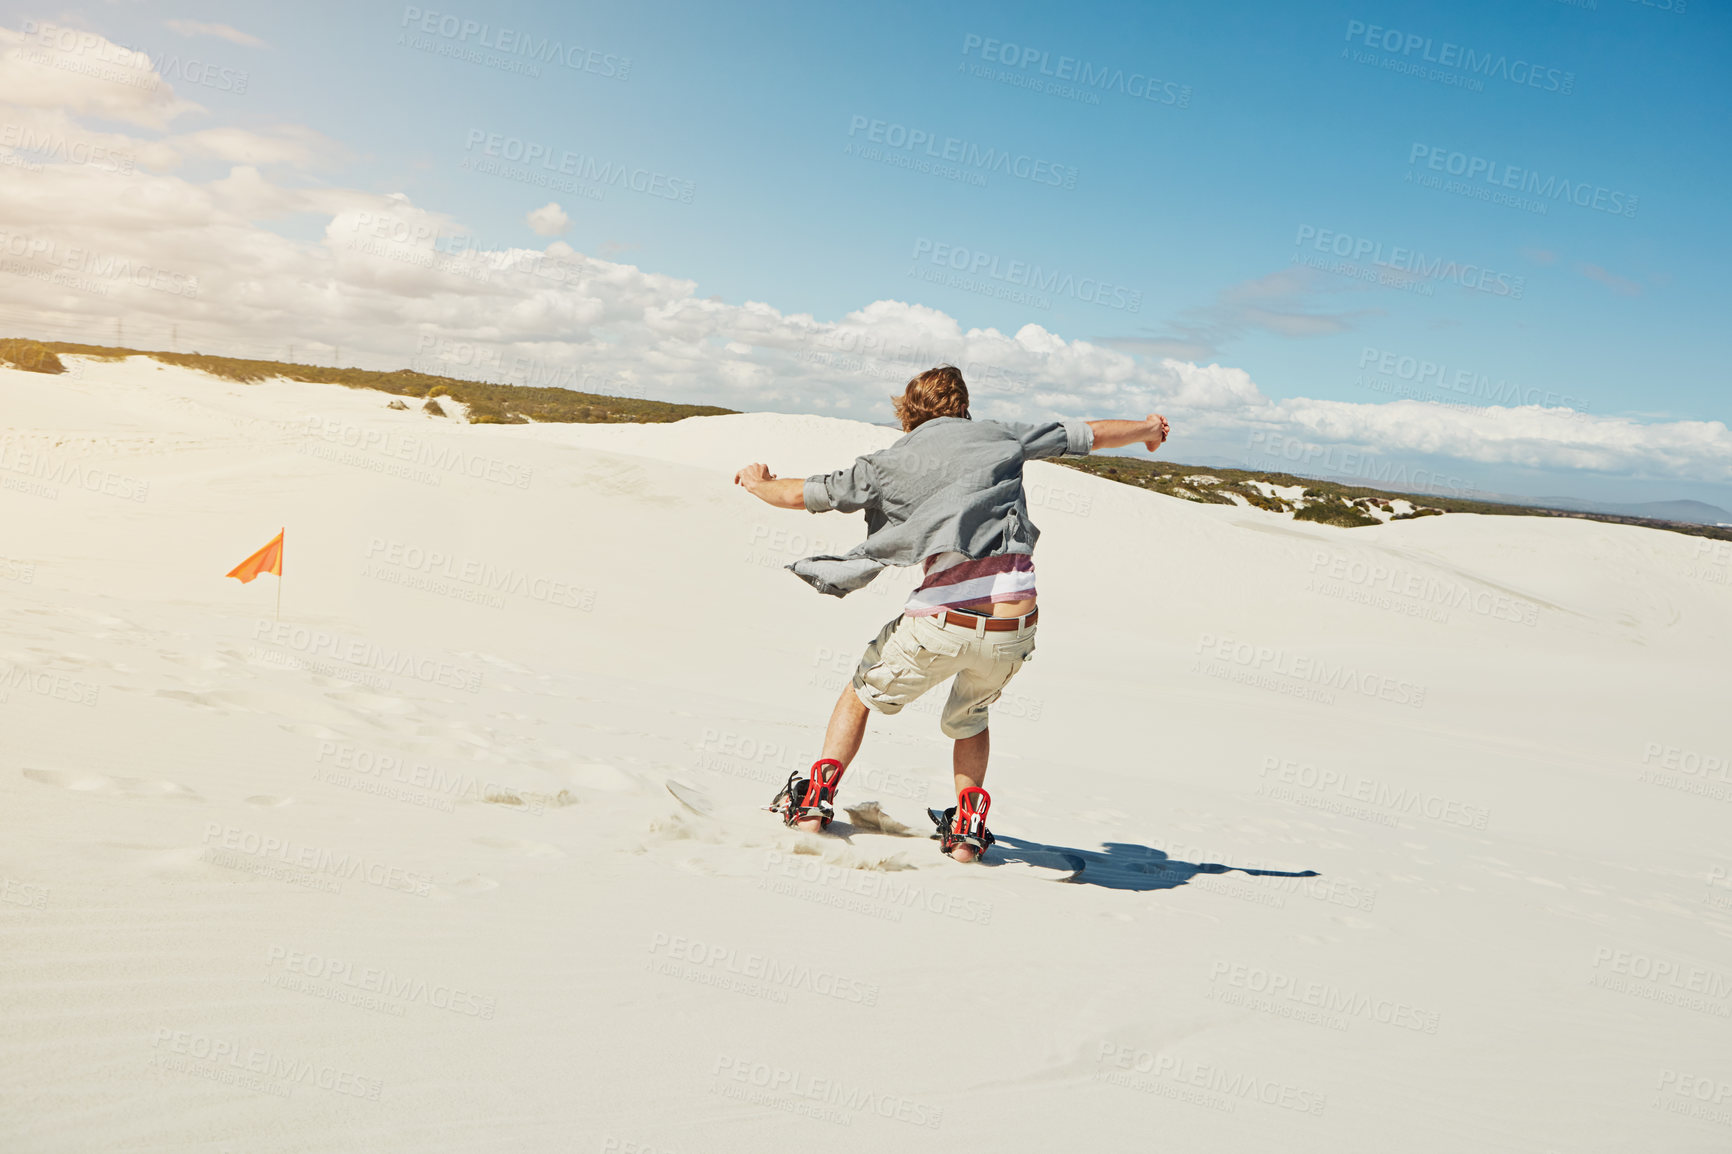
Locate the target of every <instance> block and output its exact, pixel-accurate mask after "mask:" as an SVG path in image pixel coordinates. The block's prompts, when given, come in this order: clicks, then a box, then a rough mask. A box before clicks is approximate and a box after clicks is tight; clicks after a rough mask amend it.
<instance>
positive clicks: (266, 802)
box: [241, 793, 295, 809]
mask: <svg viewBox="0 0 1732 1154" xmlns="http://www.w3.org/2000/svg"><path fill="white" fill-rule="evenodd" d="M241 800H242V801H245V802H246V803H247V804H248V805H255V806H258V807H259V808H260V809H279V808H281V807H282V806H285V805H292V804H293V803H294V800H295V799H294V798H292V797H276V796H274V795H272V794H268V793H255V794H253V795H252V796H251V797H247V798H242V799H241Z"/></svg>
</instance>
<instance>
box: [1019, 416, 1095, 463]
mask: <svg viewBox="0 0 1732 1154" xmlns="http://www.w3.org/2000/svg"><path fill="white" fill-rule="evenodd" d="M1010 428H1011V429H1012V430H1013V431H1014V432H1015V433H1016V437H1017V440H1019V441H1021V442H1022V455H1023V456H1024V457H1027V458H1029V459H1031V460H1038V459H1039V458H1041V457H1086V456H1088V454H1089V452H1090V451H1091V450H1093V449H1094V447H1095V431H1094V429H1093V428H1091V427H1090V425H1089V423H1088V422H1087V421H1080V420H1073V421H1048V422H1047V423H1046V424H1044V425H1011V426H1010Z"/></svg>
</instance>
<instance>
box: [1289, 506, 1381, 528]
mask: <svg viewBox="0 0 1732 1154" xmlns="http://www.w3.org/2000/svg"><path fill="white" fill-rule="evenodd" d="M1293 519H1294V520H1295V521H1316V522H1318V523H1319V524H1322V525H1339V526H1340V527H1342V528H1343V529H1356V528H1358V527H1359V526H1361V525H1377V524H1381V522H1379V521H1378V519H1377V518H1376V517H1373V516H1371V515H1369V514H1367V513H1361V512H1360V511H1359V510H1358V509H1355V508H1354V507H1353V506H1352V505H1349V504H1348V503H1347V502H1345V501H1341V500H1334V501H1319V502H1317V503H1316V504H1315V505H1307V506H1305V507H1304V508H1303V509H1301V510H1299V511H1298V512H1297V513H1295V514H1293Z"/></svg>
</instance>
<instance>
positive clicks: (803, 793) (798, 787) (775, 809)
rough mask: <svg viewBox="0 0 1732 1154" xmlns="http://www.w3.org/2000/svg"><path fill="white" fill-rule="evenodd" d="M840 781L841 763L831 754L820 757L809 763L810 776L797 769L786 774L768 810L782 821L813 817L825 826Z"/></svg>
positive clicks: (832, 808) (784, 822)
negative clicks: (782, 784)
mask: <svg viewBox="0 0 1732 1154" xmlns="http://www.w3.org/2000/svg"><path fill="white" fill-rule="evenodd" d="M841 784H842V763H841V762H839V761H837V760H836V759H835V758H832V757H824V758H820V759H818V760H817V761H815V762H813V763H812V770H811V774H810V776H807V777H801V776H800V773H799V771H798V770H796V771H795V772H793V773H790V774H789V775H788V784H787V785H784V786H783V787H782V790H781V792H780V793H778V794H777V795H776V799H775V800H774V801H772V802H771V803H770V805H769V810H770V812H771V813H779V814H781V815H782V822H783V824H785V825H789V826H792V825H794V824H795V823H797V822H802V821H809V820H811V819H812V818H817V819H818V821H819V823H820V825H819V828H820V829H829V828H830V820H831V819H832V818H834V817H835V816H836V810H835V806H834V805H833V804H832V803H834V802H835V800H836V790H837V788H838V787H839V786H840V785H841Z"/></svg>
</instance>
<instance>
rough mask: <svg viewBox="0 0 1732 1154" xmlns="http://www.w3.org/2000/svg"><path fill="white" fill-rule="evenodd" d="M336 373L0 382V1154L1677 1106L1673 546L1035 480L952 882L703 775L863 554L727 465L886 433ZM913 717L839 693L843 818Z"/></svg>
mask: <svg viewBox="0 0 1732 1154" xmlns="http://www.w3.org/2000/svg"><path fill="white" fill-rule="evenodd" d="M388 399H389V398H386V397H384V396H382V395H379V394H374V393H368V392H354V391H348V390H343V389H338V388H330V387H323V386H316V385H306V384H292V383H285V382H267V383H263V384H257V385H248V386H243V385H235V384H230V383H227V382H223V381H218V380H214V379H211V378H208V377H205V376H202V375H199V374H196V373H190V372H186V371H183V370H179V369H175V368H168V367H163V366H159V365H156V364H155V363H154V362H150V361H146V360H141V359H133V360H130V361H126V362H123V363H116V364H103V363H96V362H81V363H79V364H78V371H77V372H76V373H74V374H70V375H68V376H66V377H60V378H53V377H43V376H35V375H31V374H25V373H20V372H15V371H10V370H7V371H3V372H0V405H3V406H4V412H5V413H6V415H7V420H6V429H5V433H4V441H3V442H0V514H3V521H0V524H3V525H4V535H3V539H0V734H3V737H0V813H3V814H4V815H5V817H4V827H5V831H6V836H5V837H4V838H3V839H0V879H3V886H4V888H3V890H0V898H3V899H4V900H0V933H3V934H4V948H3V949H0V998H3V999H4V1002H3V1004H4V1008H5V1020H6V1022H7V1023H8V1030H7V1041H6V1044H5V1046H4V1048H3V1049H0V1055H3V1057H0V1081H3V1082H4V1084H6V1085H7V1086H9V1087H12V1088H13V1092H12V1093H10V1094H7V1095H5V1096H4V1098H0V1134H4V1135H5V1136H6V1141H5V1143H4V1146H5V1149H6V1150H8V1151H20V1152H24V1151H29V1152H38V1151H80V1152H82V1151H90V1150H111V1149H112V1150H119V1149H126V1150H162V1151H187V1150H211V1151H218V1150H225V1151H226V1150H247V1151H260V1152H262V1151H305V1150H367V1151H396V1150H404V1151H408V1150H414V1151H417V1152H418V1154H425V1152H427V1151H431V1150H450V1151H477V1150H499V1151H544V1150H547V1151H551V1150H598V1151H599V1150H617V1151H623V1150H628V1149H633V1148H635V1149H637V1150H640V1151H643V1150H654V1151H680V1152H697V1151H742V1152H758V1151H777V1150H794V1149H803V1148H807V1147H808V1146H810V1145H812V1144H821V1145H823V1146H825V1147H827V1148H831V1149H837V1150H862V1151H864V1150H874V1151H876V1150H889V1149H924V1148H935V1147H938V1146H940V1144H943V1145H945V1146H949V1145H956V1146H959V1147H966V1148H974V1147H977V1146H979V1147H984V1148H991V1149H995V1150H1002V1151H1035V1150H1043V1151H1051V1150H1067V1149H1072V1148H1076V1147H1079V1146H1081V1145H1083V1144H1084V1142H1083V1141H1082V1139H1081V1138H1080V1134H1081V1130H1079V1126H1081V1124H1082V1122H1083V1121H1084V1120H1086V1130H1087V1133H1088V1139H1087V1143H1086V1144H1087V1146H1088V1147H1089V1148H1092V1149H1101V1150H1128V1149H1139V1148H1143V1147H1145V1146H1148V1145H1151V1144H1159V1145H1160V1146H1162V1147H1163V1148H1172V1149H1182V1150H1254V1149H1282V1150H1293V1151H1329V1152H1331V1154H1339V1152H1341V1151H1360V1150H1363V1151H1391V1150H1401V1151H1438V1152H1443V1151H1449V1152H1451V1154H1454V1152H1458V1151H1461V1150H1498V1151H1505V1150H1507V1151H1566V1150H1567V1151H1586V1150H1605V1151H1612V1150H1619V1151H1622V1150H1631V1151H1634V1150H1666V1151H1717V1150H1724V1149H1726V1148H1727V1145H1728V1143H1729V1142H1732V1063H1729V1061H1728V1058H1727V1048H1726V1045H1725V1039H1726V1036H1727V1025H1728V1022H1727V1019H1728V1016H1729V1015H1732V881H1729V880H1728V867H1732V855H1729V854H1728V852H1727V850H1726V841H1725V832H1724V831H1725V828H1726V818H1727V815H1728V813H1729V812H1732V811H1729V810H1728V808H1727V804H1728V801H1729V800H1732V781H1729V779H1728V771H1727V768H1726V765H1727V754H1728V753H1729V752H1732V746H1729V745H1728V742H1727V739H1726V733H1725V726H1724V708H1725V701H1726V697H1727V689H1728V684H1729V683H1728V677H1727V674H1726V657H1725V655H1726V652H1727V645H1728V642H1729V641H1732V592H1729V591H1728V590H1729V587H1728V585H1727V584H1726V583H1725V580H1724V575H1725V572H1726V570H1727V569H1728V567H1729V565H1728V561H1729V559H1728V558H1727V557H1725V556H1722V555H1720V554H1719V553H1716V552H1715V550H1716V549H1718V548H1719V543H1716V542H1705V541H1702V540H1699V539H1696V538H1690V537H1684V536H1678V535H1674V534H1668V533H1663V532H1656V531H1651V530H1646V529H1640V528H1633V527H1626V526H1618V525H1606V524H1597V523H1589V522H1582V521H1569V520H1549V519H1546V520H1542V519H1529V518H1490V517H1486V518H1481V517H1471V516H1462V515H1449V516H1444V517H1433V518H1426V519H1422V520H1417V521H1405V522H1400V523H1394V524H1389V525H1385V526H1379V527H1375V528H1369V529H1355V530H1340V529H1334V528H1330V527H1327V526H1319V525H1307V524H1296V523H1293V522H1292V521H1290V520H1287V519H1283V518H1280V517H1278V516H1274V515H1270V514H1265V513H1261V512H1259V511H1257V510H1254V509H1242V508H1230V507H1225V506H1203V505H1195V504H1189V503H1186V502H1182V501H1177V500H1172V499H1169V498H1164V497H1160V496H1157V495H1154V494H1149V493H1144V492H1140V491H1135V490H1131V489H1128V488H1126V487H1122V486H1115V485H1113V484H1111V483H1109V482H1106V481H1102V480H1100V479H1097V478H1094V477H1089V476H1084V475H1080V474H1078V473H1076V472H1074V471H1068V470H1063V469H1060V468H1058V467H1056V466H1052V465H1049V464H1044V463H1040V464H1035V465H1032V466H1030V469H1029V473H1028V480H1029V483H1030V485H1031V488H1038V490H1039V494H1038V499H1037V500H1036V501H1035V503H1034V509H1033V511H1034V514H1035V517H1036V519H1037V521H1038V522H1039V524H1040V526H1041V528H1042V530H1043V531H1044V536H1043V537H1042V540H1041V544H1040V549H1039V553H1038V562H1039V571H1040V584H1041V600H1042V608H1043V613H1042V622H1041V633H1040V642H1039V645H1040V648H1039V652H1038V655H1037V658H1036V659H1035V660H1034V661H1033V662H1031V664H1030V665H1029V667H1028V670H1027V671H1026V672H1025V673H1024V674H1023V675H1022V676H1021V677H1019V678H1018V680H1017V681H1016V682H1014V683H1013V685H1012V687H1011V691H1010V692H1009V693H1007V695H1006V697H1005V699H1004V700H1003V701H1002V702H1001V703H1000V704H999V706H998V707H997V711H996V714H995V718H994V725H993V730H994V765H993V770H992V776H991V780H990V782H989V785H990V787H991V788H992V790H993V794H994V799H995V806H994V810H993V814H994V828H995V830H996V831H997V832H998V833H999V834H1000V836H1001V837H1002V838H1003V839H1004V845H1003V847H1002V850H1003V852H1002V853H1000V854H999V855H997V856H998V864H996V865H989V866H977V867H962V866H958V865H955V864H954V863H951V862H948V861H946V860H944V859H941V858H940V857H939V855H938V854H937V853H936V851H935V849H934V848H933V845H932V843H930V842H929V841H927V840H924V839H923V838H919V837H916V838H908V837H899V836H894V835H893V834H891V833H886V832H881V831H876V830H873V829H872V828H871V827H870V823H869V822H868V821H866V820H863V819H856V820H851V821H849V822H847V823H839V824H838V827H837V828H838V829H839V830H840V831H841V832H842V833H843V834H844V835H845V836H838V837H827V838H813V837H807V836H804V835H799V834H795V833H790V832H788V831H786V830H784V829H783V828H782V827H781V826H780V825H779V824H777V822H776V821H775V820H774V819H773V818H771V817H770V816H769V815H766V814H763V813H760V812H756V810H755V809H754V807H757V806H761V805H762V804H763V803H764V802H766V801H767V800H768V799H769V797H770V795H771V793H772V792H773V791H774V788H775V787H776V785H777V784H779V782H780V781H781V780H782V779H783V778H785V777H786V775H787V773H788V772H789V771H790V770H791V769H794V768H803V767H804V766H805V765H807V764H809V763H810V761H811V760H812V758H813V757H814V756H815V755H816V750H817V742H818V738H819V735H820V733H821V729H822V724H823V721H824V718H825V716H826V713H827V710H828V706H829V703H830V702H831V700H832V699H833V698H834V695H835V693H836V690H837V687H838V686H839V685H840V684H841V682H842V680H843V679H845V678H846V676H847V673H848V671H849V670H850V669H851V667H852V663H853V661H854V659H855V657H856V656H857V654H858V652H859V650H860V648H861V647H862V645H863V644H864V643H865V641H866V640H867V639H869V638H870V636H871V635H872V633H873V632H874V631H875V630H876V628H877V627H878V625H879V624H881V623H882V622H883V621H884V620H885V619H887V618H888V617H890V616H892V615H893V614H894V613H895V612H896V611H897V607H898V605H899V604H900V599H901V595H902V594H903V593H904V592H905V591H906V590H907V589H908V588H909V587H910V585H911V584H912V582H913V575H912V574H911V573H906V572H904V573H897V574H891V575H888V576H887V577H886V578H884V579H882V580H881V581H880V582H879V583H878V584H877V585H875V586H874V587H872V588H870V589H868V590H867V591H863V592H861V593H859V594H856V595H854V596H851V597H848V598H846V599H845V600H842V601H837V600H835V599H832V598H824V597H820V596H818V595H816V594H815V593H813V592H811V591H810V590H809V589H807V588H806V587H805V586H804V585H803V584H802V583H801V582H800V581H798V580H797V579H795V578H794V577H793V576H792V575H791V574H788V573H786V572H784V571H783V570H782V568H781V566H782V565H784V564H786V563H787V562H788V561H791V560H793V559H795V558H797V557H799V556H802V555H804V554H806V553H810V552H815V551H818V550H821V549H827V548H839V549H845V548H847V547H848V546H849V545H851V544H852V543H853V542H854V541H855V540H857V538H858V535H859V532H860V528H859V523H858V520H857V519H854V518H843V517H840V516H835V515H830V516H825V517H810V516H807V515H805V514H798V513H788V512H778V511H776V510H772V509H769V508H767V507H766V506H763V505H761V504H759V503H758V502H756V501H754V500H752V499H751V498H750V497H748V496H747V495H746V494H745V493H744V492H743V491H741V490H739V489H737V488H734V487H733V486H731V485H730V484H729V477H730V475H731V472H732V470H733V469H734V468H736V467H738V466H739V465H742V464H745V463H747V462H749V461H752V460H762V461H765V462H767V463H768V464H769V465H770V466H771V468H772V469H774V470H776V471H777V472H779V473H781V474H783V475H794V476H797V475H802V474H804V473H808V472H813V471H817V470H820V469H828V468H834V467H839V466H841V465H843V464H845V463H846V462H847V461H848V460H849V459H850V458H851V457H852V456H854V455H855V454H857V453H861V452H865V451H868V450H870V449H873V448H877V447H881V446H883V445H885V444H888V443H889V442H890V441H892V440H893V439H894V438H895V435H896V434H895V433H894V432H893V431H892V430H887V429H883V428H878V427H874V426H870V425H866V424H862V423H857V422H850V421H843V420H835V419H830V418H820V417H808V416H784V415H775V414H750V415H742V416H735V417H717V418H703V419H692V420H687V421H683V422H680V423H678V424H674V425H667V426H599V425H598V426H564V425H561V426H554V425H537V426H511V427H503V426H469V425H464V424H460V423H456V422H453V421H451V420H448V419H440V418H435V417H431V416H427V415H424V414H422V413H421V412H420V411H419V410H418V408H413V409H411V410H409V411H395V410H390V409H388V408H387V407H386V403H387V401H388ZM1102 415H1103V416H1106V415H1115V414H1102ZM280 526H286V527H287V551H286V577H285V583H284V584H283V585H282V589H281V595H282V610H281V618H280V620H275V619H274V618H273V611H274V605H275V599H276V595H277V592H278V591H277V589H276V587H275V579H274V578H271V577H266V578H263V579H261V580H259V581H256V582H254V583H252V584H250V585H247V586H241V585H240V584H238V583H237V582H235V581H231V580H226V579H224V578H223V577H222V574H223V573H225V572H226V571H227V570H228V569H229V568H230V567H231V566H232V565H234V563H235V562H237V561H239V560H240V559H241V558H242V557H244V556H245V555H246V554H247V553H249V552H250V551H252V550H253V549H254V548H256V547H257V546H259V545H261V544H263V543H264V542H265V541H266V540H267V539H268V538H269V537H270V536H271V535H273V534H274V533H276V531H277V529H278V528H279V527H280ZM923 704H924V703H923ZM948 761H949V743H948V742H946V741H944V740H943V739H942V738H941V736H940V735H939V733H938V726H937V717H936V713H935V711H934V710H931V709H924V708H921V709H911V710H910V711H908V712H907V713H906V714H904V716H902V717H900V718H897V719H894V720H892V721H889V722H883V721H878V720H875V721H874V722H873V727H872V730H871V732H870V733H869V735H868V738H867V744H866V747H865V751H864V753H863V755H862V758H861V760H860V761H859V762H857V763H856V765H855V767H854V768H853V769H852V770H851V771H850V776H849V782H848V785H847V787H846V788H845V792H844V798H843V800H844V803H845V804H858V803H862V802H868V801H875V802H877V803H878V804H879V806H880V807H881V812H882V813H883V814H885V815H888V816H889V817H890V818H892V819H895V820H899V821H901V822H903V823H906V824H907V825H909V826H911V827H915V828H918V827H920V826H921V825H922V820H921V818H922V813H923V807H925V806H926V805H928V804H941V803H943V802H944V801H945V798H946V795H947V793H948V790H949V784H948V782H949V777H948ZM670 780H671V781H675V782H677V783H680V784H681V785H682V787H684V788H685V789H686V791H687V796H688V798H693V797H697V798H702V799H703V802H704V804H703V805H702V806H701V807H700V808H703V809H705V810H706V811H707V812H703V813H700V812H698V811H697V810H696V809H694V808H693V807H691V806H689V805H686V804H682V803H681V801H680V800H679V799H677V798H676V797H675V796H673V794H671V793H670V792H669V790H668V788H667V785H668V782H669V781H670ZM1078 861H1080V862H1082V863H1083V865H1084V867H1085V868H1083V870H1082V873H1081V875H1080V877H1078V878H1077V879H1076V880H1075V881H1074V882H1064V881H1062V880H1060V879H1063V878H1066V877H1069V876H1070V875H1071V874H1073V873H1074V872H1075V868H1074V867H1075V863H1076V862H1078Z"/></svg>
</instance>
